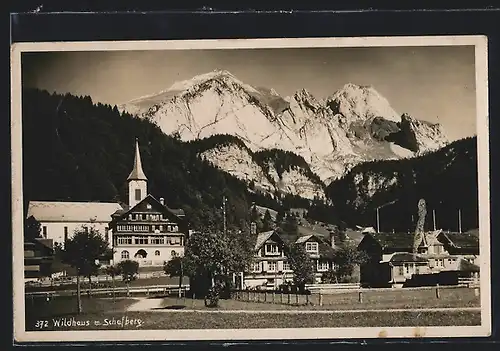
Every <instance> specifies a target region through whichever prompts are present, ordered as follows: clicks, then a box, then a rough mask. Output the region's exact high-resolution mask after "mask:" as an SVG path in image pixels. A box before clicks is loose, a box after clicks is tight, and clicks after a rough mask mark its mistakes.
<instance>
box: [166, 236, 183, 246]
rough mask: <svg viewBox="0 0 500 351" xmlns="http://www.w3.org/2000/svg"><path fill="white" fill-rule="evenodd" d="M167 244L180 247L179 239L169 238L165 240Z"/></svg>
mask: <svg viewBox="0 0 500 351" xmlns="http://www.w3.org/2000/svg"><path fill="white" fill-rule="evenodd" d="M167 244H169V245H180V244H181V238H176V237H171V238H168V239H167Z"/></svg>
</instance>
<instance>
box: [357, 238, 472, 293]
mask: <svg viewBox="0 0 500 351" xmlns="http://www.w3.org/2000/svg"><path fill="white" fill-rule="evenodd" d="M413 242H414V234H413V233H365V235H364V237H363V240H361V242H360V243H359V245H358V250H362V251H365V252H366V253H367V254H368V256H369V262H367V263H366V264H364V265H362V266H361V284H362V285H364V286H371V287H379V286H393V287H400V286H410V285H419V284H424V285H425V284H426V283H425V281H427V282H431V281H432V282H435V283H439V282H441V283H445V284H446V283H450V282H454V281H455V282H456V281H457V279H458V277H464V276H472V275H474V274H476V275H477V274H478V273H479V267H478V266H477V264H478V263H479V261H478V260H479V240H478V237H477V236H475V235H472V234H466V233H460V234H459V233H445V232H443V231H442V230H436V231H432V232H427V233H424V235H423V237H422V239H421V241H420V243H419V245H418V249H417V252H416V253H413Z"/></svg>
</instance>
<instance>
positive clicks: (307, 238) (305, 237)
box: [295, 234, 315, 244]
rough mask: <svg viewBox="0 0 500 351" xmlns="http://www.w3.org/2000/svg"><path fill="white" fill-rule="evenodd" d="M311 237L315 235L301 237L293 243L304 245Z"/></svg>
mask: <svg viewBox="0 0 500 351" xmlns="http://www.w3.org/2000/svg"><path fill="white" fill-rule="evenodd" d="M312 237H315V235H314V234H309V235H305V236H301V237H300V238H298V239H297V240H295V243H296V244H302V243H305V242H306V241H308V240H309V239H311V238H312Z"/></svg>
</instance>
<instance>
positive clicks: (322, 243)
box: [295, 234, 335, 259]
mask: <svg viewBox="0 0 500 351" xmlns="http://www.w3.org/2000/svg"><path fill="white" fill-rule="evenodd" d="M310 239H316V240H314V241H316V242H318V255H319V257H320V258H326V259H333V258H334V257H335V249H334V248H333V247H331V245H330V242H328V241H327V239H326V238H325V237H324V236H322V235H317V234H309V235H305V236H301V237H300V238H298V239H297V240H296V241H295V243H296V244H303V243H305V242H307V241H309V240H310Z"/></svg>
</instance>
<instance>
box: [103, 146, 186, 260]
mask: <svg viewBox="0 0 500 351" xmlns="http://www.w3.org/2000/svg"><path fill="white" fill-rule="evenodd" d="M127 181H128V194H129V199H128V206H124V207H125V208H120V209H118V210H116V211H115V212H114V213H113V214H112V215H111V217H112V220H111V221H110V223H109V227H110V228H111V229H112V231H113V240H112V247H113V251H114V256H113V261H114V263H115V264H116V263H118V262H120V261H123V260H135V261H137V262H138V263H139V266H140V267H143V266H163V265H164V263H165V262H167V261H169V260H171V259H172V258H173V257H175V256H183V255H184V246H185V241H186V239H187V236H188V233H189V231H188V225H187V223H186V221H185V219H184V211H183V210H181V209H171V208H169V207H168V206H167V205H166V204H165V201H164V199H163V198H160V199H159V200H157V199H156V198H155V197H153V196H152V195H150V194H148V179H147V178H146V175H145V174H144V171H143V169H142V162H141V156H140V152H139V143H138V142H137V141H136V144H135V158H134V166H133V169H132V172H131V173H130V175H129V176H128V179H127Z"/></svg>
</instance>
